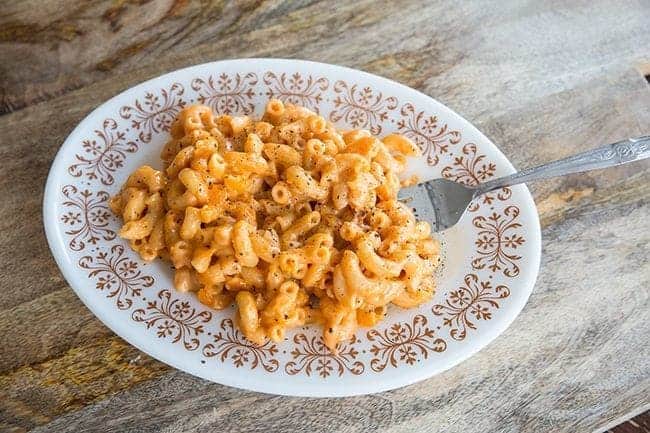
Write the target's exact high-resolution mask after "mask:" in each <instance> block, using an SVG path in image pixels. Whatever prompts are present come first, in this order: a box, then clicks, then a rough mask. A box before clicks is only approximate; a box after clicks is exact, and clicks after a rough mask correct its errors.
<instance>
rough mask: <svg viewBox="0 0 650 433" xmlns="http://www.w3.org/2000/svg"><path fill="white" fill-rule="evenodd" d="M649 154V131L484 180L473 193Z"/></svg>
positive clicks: (637, 158) (608, 164)
mask: <svg viewBox="0 0 650 433" xmlns="http://www.w3.org/2000/svg"><path fill="white" fill-rule="evenodd" d="M649 157H650V135H645V136H643V137H637V138H630V139H628V140H623V141H619V142H618V143H613V144H606V145H605V146H601V147H598V148H596V149H592V150H588V151H586V152H583V153H578V154H577V155H573V156H570V157H568V158H564V159H560V160H558V161H554V162H549V163H548V164H544V165H540V166H538V167H531V168H527V169H525V170H522V171H519V172H517V173H514V174H511V175H509V176H504V177H500V178H498V179H494V180H491V181H489V182H485V183H481V184H479V185H477V186H476V187H475V188H474V189H475V192H474V197H478V196H479V195H481V194H485V193H486V192H490V191H494V190H495V189H499V188H503V187H506V186H512V185H517V184H520V183H526V182H530V181H533V180H539V179H546V178H549V177H556V176H563V175H565V174H571V173H580V172H583V171H589V170H597V169H599V168H608V167H614V166H615V165H621V164H627V163H628V162H633V161H639V160H641V159H645V158H649Z"/></svg>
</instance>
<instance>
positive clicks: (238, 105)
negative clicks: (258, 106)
mask: <svg viewBox="0 0 650 433" xmlns="http://www.w3.org/2000/svg"><path fill="white" fill-rule="evenodd" d="M256 84H257V75H256V74H254V73H253V72H249V73H247V74H234V75H228V74H226V73H222V74H219V75H218V76H217V77H216V78H215V77H214V76H212V75H210V76H209V77H208V78H207V80H205V79H203V78H195V79H193V80H192V84H191V86H192V89H193V90H195V91H196V92H197V93H198V94H199V95H198V97H197V101H198V102H199V103H201V104H204V105H207V106H209V107H210V108H212V110H213V111H214V112H215V113H217V114H234V113H238V114H251V113H252V112H253V111H255V104H253V96H255V90H254V86H255V85H256Z"/></svg>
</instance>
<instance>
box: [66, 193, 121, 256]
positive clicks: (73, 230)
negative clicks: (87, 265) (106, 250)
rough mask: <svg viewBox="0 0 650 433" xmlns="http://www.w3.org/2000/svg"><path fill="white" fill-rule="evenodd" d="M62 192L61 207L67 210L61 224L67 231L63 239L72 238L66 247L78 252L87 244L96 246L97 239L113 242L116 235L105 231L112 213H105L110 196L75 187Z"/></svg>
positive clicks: (108, 230)
mask: <svg viewBox="0 0 650 433" xmlns="http://www.w3.org/2000/svg"><path fill="white" fill-rule="evenodd" d="M61 192H62V193H63V195H64V196H65V200H64V201H63V206H64V207H66V208H68V210H67V212H65V213H64V214H63V215H61V217H60V220H61V222H62V223H63V224H65V225H66V226H69V229H68V230H66V231H65V234H66V235H70V236H72V239H71V240H70V242H69V243H68V246H69V247H70V249H71V250H73V251H81V250H83V249H84V248H85V247H86V244H92V245H97V242H98V241H99V240H100V239H103V240H105V241H112V240H113V239H115V236H116V234H115V232H114V231H113V230H111V229H110V228H109V227H108V223H109V221H110V219H111V217H112V213H111V212H110V211H109V210H108V206H107V202H108V199H109V195H108V193H107V192H106V191H97V192H94V193H93V192H92V191H90V190H88V189H83V190H81V191H80V190H79V189H77V187H76V186H74V185H65V186H64V187H63V188H62V189H61Z"/></svg>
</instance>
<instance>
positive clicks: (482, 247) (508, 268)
mask: <svg viewBox="0 0 650 433" xmlns="http://www.w3.org/2000/svg"><path fill="white" fill-rule="evenodd" d="M519 213H520V211H519V208H518V207H517V206H508V207H506V208H505V209H504V211H503V214H501V213H497V212H492V214H490V215H488V216H483V215H478V216H475V217H474V219H473V220H472V224H473V225H474V227H476V228H478V229H479V232H478V237H477V239H476V242H475V244H476V253H477V254H478V257H476V258H474V259H473V260H472V267H473V268H474V269H483V268H485V267H487V268H488V269H490V270H491V271H492V272H497V271H501V272H503V275H505V276H507V277H516V276H517V275H519V265H518V264H517V262H518V261H519V260H520V259H521V256H520V255H518V254H517V253H516V252H515V250H516V249H517V248H518V247H520V246H522V245H523V244H524V242H526V240H525V238H524V237H523V235H521V233H520V232H519V231H518V230H517V229H518V228H520V227H521V223H520V222H519V221H518V217H519Z"/></svg>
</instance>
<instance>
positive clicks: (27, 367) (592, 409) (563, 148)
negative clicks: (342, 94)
mask: <svg viewBox="0 0 650 433" xmlns="http://www.w3.org/2000/svg"><path fill="white" fill-rule="evenodd" d="M207 3H209V2H198V1H186V0H177V1H171V0H159V1H146V0H120V1H99V0H92V1H90V0H89V1H84V2H76V1H72V0H56V1H54V0H52V1H47V2H45V1H42V0H25V1H19V2H14V1H10V0H2V1H1V2H0V112H2V113H3V114H2V115H1V116H0V161H2V163H1V164H0V192H1V193H2V200H1V201H0V264H2V268H1V269H2V272H1V275H0V287H1V288H2V296H0V311H1V312H2V314H0V342H2V346H1V348H0V431H3V432H24V431H30V430H33V431H38V432H40V431H48V432H80V431H101V432H127V431H129V432H131V431H133V432H135V431H146V432H162V431H164V432H185V431H187V432H189V431H230V430H232V431H247V432H248V431H264V432H270V431H283V432H284V431H286V432H316V431H347V432H353V431H354V432H358V431H372V432H375V431H382V432H383V431H388V432H410V431H445V432H474V431H477V432H478V431H486V432H487V431H490V432H491V431H502V432H547V431H550V432H589V431H594V430H602V429H606V428H608V427H609V426H610V425H615V424H616V423H619V422H621V421H622V420H624V419H625V418H626V417H630V416H632V415H634V414H635V413H639V412H641V411H643V410H646V409H647V408H648V407H649V405H650V296H649V295H650V262H649V261H648V256H649V255H650V228H649V227H650V226H649V224H648V221H649V217H650V164H648V163H644V162H641V163H636V164H633V165H628V166H624V167H620V168H617V169H611V170H608V171H604V172H592V173H589V174H585V175H579V176H569V177H566V178H562V179H555V180H551V181H548V182H543V183H537V184H534V185H531V189H532V191H533V194H534V196H535V199H536V201H537V206H538V208H539V213H540V217H541V222H542V226H543V241H544V246H543V257H542V267H541V272H540V275H539V279H538V282H537V286H536V288H535V291H534V293H533V295H532V297H531V298H530V301H529V303H528V305H527V306H526V308H525V309H524V311H523V313H522V314H521V315H520V316H519V318H518V319H517V320H516V321H515V323H514V324H513V325H512V326H511V327H510V328H509V329H508V330H507V332H505V333H504V334H503V335H501V336H500V337H499V338H498V339H497V340H496V341H494V342H493V343H492V344H491V345H490V346H489V347H488V348H486V349H485V350H483V351H482V352H480V353H479V354H478V355H476V356H474V357H472V358H471V359H469V360H467V361H466V362H463V363H462V364H461V365H459V366H457V367H455V368H453V369H451V370H449V371H447V372H446V373H444V374H441V375H439V376H436V377H434V378H431V379H429V380H427V381H424V382H421V383H419V384H416V385H413V386H409V387H406V388H403V389H399V390H395V391H391V392H386V393H382V394H377V395H370V396H364V397H356V398H347V399H297V398H285V397H275V396H270V395H263V394H257V393H252V392H244V391H240V390H237V389H233V388H228V387H224V386H220V385H216V384H213V383H208V382H205V381H203V380H200V379H197V378H194V377H191V376H189V375H187V374H185V373H182V372H179V371H176V370H174V369H172V368H170V367H167V366H166V365H163V364H161V363H160V362H157V361H155V360H153V359H151V358H149V357H148V356H146V355H144V354H143V353H141V352H139V351H138V350H137V349H135V348H133V347H131V346H129V345H128V344H127V343H125V342H124V341H123V340H121V339H120V338H119V337H117V336H115V335H114V334H113V333H111V332H110V331H109V330H108V329H107V328H106V327H104V326H103V325H102V324H101V323H100V322H99V321H98V320H97V319H96V318H95V317H94V316H93V315H92V314H91V313H90V312H89V311H88V310H87V309H86V308H85V307H84V306H83V305H82V304H81V302H80V301H79V300H78V299H77V297H76V296H75V294H74V293H73V292H72V290H70V288H69V287H68V285H67V283H66V282H65V280H64V279H63V277H62V276H61V273H60V272H59V270H58V269H57V267H56V265H55V263H54V260H53V259H52V257H51V255H50V252H49V250H48V247H47V244H46V241H45V237H44V234H43V228H42V226H41V202H42V193H43V186H44V182H45V177H46V175H47V171H48V169H49V166H50V164H51V162H52V159H53V158H54V155H55V154H56V152H57V150H58V148H59V146H60V145H61V143H62V142H63V140H64V139H65V137H66V136H67V134H68V133H69V132H70V131H71V130H72V128H73V127H74V126H75V125H76V124H77V123H78V122H79V121H80V120H81V119H82V118H83V117H84V116H86V115H87V114H88V113H89V112H90V111H91V110H92V109H93V108H94V107H96V106H97V105H98V104H100V103H101V102H102V101H104V100H106V99H108V98H109V97H111V96H113V95H115V94H116V93H118V92H120V91H122V90H124V89H126V88H128V87H130V86H132V85H134V84H136V83H138V82H140V81H143V80H145V79H148V78H151V77H154V76H156V75H159V74H161V73H163V72H166V71H170V70H173V69H176V68H179V67H182V66H187V65H192V64H196V63H201V62H206V61H210V60H217V59H223V58H234V57H250V56H273V57H292V58H303V59H312V60H319V61H324V62H330V63H336V64H342V65H347V66H351V67H355V68H360V69H363V70H366V71H370V72H374V73H377V74H380V75H383V76H386V77H388V78H392V79H394V80H397V81H399V82H402V83H404V84H406V85H409V86H412V87H414V88H416V89H419V90H421V91H423V92H425V93H427V94H429V95H431V96H433V97H435V98H436V99H438V100H440V101H441V102H443V103H445V104H447V105H448V106H450V107H451V108H453V109H454V110H456V111H458V112H459V113H461V114H462V115H463V116H465V117H466V118H467V119H469V120H470V121H471V122H473V123H475V124H476V125H477V126H478V127H479V128H480V129H482V130H483V131H484V132H485V133H486V134H487V135H488V136H489V137H490V138H491V139H492V140H493V141H494V142H496V143H498V145H499V146H500V147H501V149H502V150H503V151H504V152H505V153H506V155H508V156H509V158H511V160H512V161H513V162H514V163H515V165H517V166H519V167H525V166H529V165H533V164H539V163H542V162H544V161H547V160H551V159H555V158H559V157H563V156H566V155H569V154H571V153H574V152H577V151H580V150H585V149H588V148H591V147H594V146H596V145H598V144H602V143H605V142H611V141H615V140H619V139H623V138H626V137H629V136H635V135H641V134H647V133H650V85H649V84H648V82H647V81H646V78H644V74H646V75H647V74H650V27H649V26H648V24H650V3H648V2H647V1H645V0H637V1H622V0H584V1H544V2H540V1H533V0H531V1H522V0H507V1H505V0H501V1H494V2H487V1H466V2H456V1H451V0H450V1H436V2H421V1H412V0H408V1H386V2H383V3H376V2H371V1H356V2H347V1H343V0H340V1H323V2H317V1H309V0H303V1H295V2H289V1H287V2H282V1H279V0H278V1H273V2H266V3H258V2H255V1H238V2H213V3H210V4H207ZM353 3H354V4H353Z"/></svg>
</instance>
